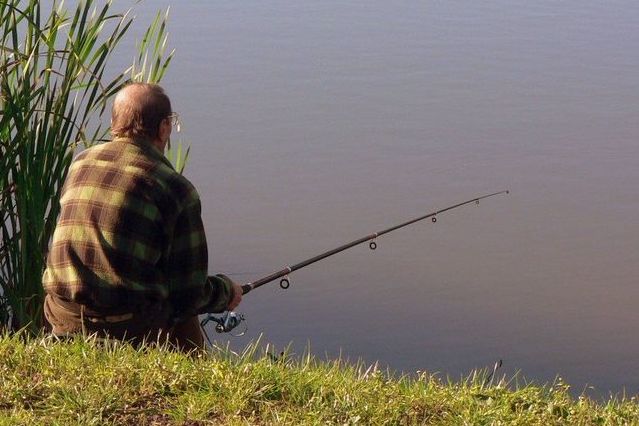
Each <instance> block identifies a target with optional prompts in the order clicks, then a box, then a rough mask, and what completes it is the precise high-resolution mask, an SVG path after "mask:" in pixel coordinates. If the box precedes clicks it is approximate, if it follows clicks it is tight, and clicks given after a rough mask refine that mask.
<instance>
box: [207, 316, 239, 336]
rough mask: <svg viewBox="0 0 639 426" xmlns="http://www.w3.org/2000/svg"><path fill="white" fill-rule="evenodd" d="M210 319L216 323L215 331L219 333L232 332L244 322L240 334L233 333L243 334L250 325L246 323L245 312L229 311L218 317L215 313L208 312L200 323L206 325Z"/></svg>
mask: <svg viewBox="0 0 639 426" xmlns="http://www.w3.org/2000/svg"><path fill="white" fill-rule="evenodd" d="M209 321H213V322H214V323H215V331H216V332H218V333H230V332H231V331H233V330H234V329H235V328H236V327H238V326H239V325H240V324H242V323H243V322H244V329H243V330H242V331H241V332H240V333H238V334H232V335H233V336H235V337H239V336H243V335H244V334H245V333H246V331H247V330H248V327H247V325H246V319H245V318H244V315H243V314H236V313H235V312H231V311H227V312H225V313H224V315H222V316H220V317H216V316H215V315H213V314H208V315H207V316H206V318H204V319H203V320H202V322H201V323H200V325H201V326H202V327H204V326H205V325H206V324H208V323H209Z"/></svg>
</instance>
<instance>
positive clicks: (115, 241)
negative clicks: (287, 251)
mask: <svg viewBox="0 0 639 426" xmlns="http://www.w3.org/2000/svg"><path fill="white" fill-rule="evenodd" d="M176 123H177V114H176V113H174V112H172V110H171V102H170V100H169V98H168V96H167V95H166V94H165V93H164V91H163V90H162V88H161V87H160V86H157V85H153V84H142V83H133V84H130V85H127V86H125V87H124V88H123V89H122V90H121V91H120V92H119V93H118V94H117V95H116V97H115V100H114V103H113V110H112V118H111V133H112V135H113V140H112V141H110V142H107V143H104V144H100V145H96V146H93V147H91V148H89V149H87V150H85V151H83V152H82V153H80V154H79V155H78V156H77V158H76V159H75V160H74V161H73V163H72V165H71V168H70V170H69V175H68V177H67V179H66V182H65V185H64V188H63V191H62V196H61V202H60V203H61V210H60V216H59V218H58V223H57V227H56V230H55V232H54V234H53V239H52V242H51V246H50V250H49V253H48V257H47V267H46V270H45V272H44V276H43V285H44V290H45V292H46V297H45V302H44V313H45V317H46V319H47V321H48V322H49V324H50V325H51V327H52V332H53V334H55V335H58V336H64V335H69V334H77V333H88V334H96V335H98V336H99V337H105V336H110V337H113V338H116V339H121V340H127V341H130V342H132V343H133V344H135V345H139V344H141V343H142V342H145V341H153V342H155V341H158V339H159V340H160V341H161V342H168V343H169V344H172V345H174V346H175V347H177V348H180V349H181V350H184V351H191V350H194V349H199V348H203V347H204V341H203V336H202V332H201V330H200V327H199V322H198V318H197V315H198V314H202V313H207V312H222V311H224V310H232V309H234V308H235V307H236V306H237V305H238V304H239V303H240V301H241V299H242V289H241V287H240V286H239V285H238V284H235V283H234V282H232V281H231V280H230V279H229V278H228V277H226V276H224V275H217V276H207V271H208V253H207V244H206V237H205V234H204V227H203V225H202V219H201V206H200V199H199V196H198V193H197V191H196V190H195V188H194V187H193V185H192V184H191V183H190V182H189V181H188V180H187V179H186V178H184V177H183V176H181V175H180V174H179V173H177V172H176V171H175V170H174V168H173V167H172V166H171V164H170V163H169V161H168V160H167V159H166V158H165V157H164V155H163V152H164V148H165V147H166V145H167V143H168V141H169V137H170V136H171V130H172V127H173V125H175V124H176Z"/></svg>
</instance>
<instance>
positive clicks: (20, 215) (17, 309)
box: [0, 0, 172, 332]
mask: <svg viewBox="0 0 639 426" xmlns="http://www.w3.org/2000/svg"><path fill="white" fill-rule="evenodd" d="M98 3H100V4H98ZM112 9H113V5H112V3H111V2H110V1H109V2H106V3H104V2H96V1H94V0H84V1H80V2H78V4H77V6H75V7H73V8H67V7H66V6H65V5H64V3H63V2H57V1H55V2H53V5H52V7H51V6H50V5H48V6H45V7H43V6H42V5H41V2H39V1H37V0H29V1H26V0H3V1H2V2H0V29H1V30H0V39H1V44H0V46H1V47H0V185H1V186H0V210H1V213H0V235H1V240H0V302H2V301H4V303H2V305H3V306H0V321H4V325H5V327H7V328H9V329H13V330H16V329H20V328H26V329H28V330H30V331H32V332H37V331H38V330H40V329H41V328H42V326H43V317H42V302H43V290H42V284H41V277H42V272H43V270H44V262H45V259H46V254H47V249H48V245H49V241H50V239H51V235H52V233H53V230H54V227H55V222H56V219H57V216H58V212H59V201H60V191H61V189H62V185H63V183H64V180H65V178H66V176H67V172H68V169H69V165H70V163H71V159H72V156H73V153H74V151H75V148H76V147H78V146H87V145H91V144H93V143H95V142H96V141H100V140H102V139H104V138H105V137H106V135H107V132H108V126H104V125H103V124H102V122H101V120H100V118H101V117H102V115H103V114H104V112H105V109H106V106H107V103H108V101H109V99H111V98H112V97H113V95H115V93H116V92H117V91H118V90H119V89H120V88H121V87H122V86H123V85H124V84H126V83H127V82H129V81H131V80H135V81H148V82H158V81H159V80H160V79H161V78H162V76H163V75H164V72H165V71H166V69H167V66H168V65H169V63H170V60H171V58H172V52H171V53H169V54H168V55H167V54H166V41H167V34H166V20H167V15H166V14H160V13H158V14H157V16H156V19H155V20H154V21H153V22H152V23H151V24H150V26H149V27H148V29H147V31H146V33H145V36H144V40H143V41H142V42H141V43H140V45H139V52H138V54H137V57H134V58H132V59H133V63H132V65H131V66H130V67H129V68H128V69H126V70H123V71H122V72H120V73H119V74H116V75H115V77H113V78H106V77H105V74H109V73H112V71H113V70H111V69H109V62H110V58H111V55H112V53H113V52H114V50H115V49H116V47H117V46H118V44H119V42H120V41H121V40H122V38H123V37H124V36H125V35H126V34H127V32H128V30H129V29H130V27H131V25H132V24H133V21H134V18H133V17H132V16H131V14H130V13H129V12H125V13H119V12H113V11H112ZM0 324H2V323H0ZM1 327H2V325H0V328H1Z"/></svg>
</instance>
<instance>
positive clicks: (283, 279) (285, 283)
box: [201, 190, 510, 339]
mask: <svg viewBox="0 0 639 426" xmlns="http://www.w3.org/2000/svg"><path fill="white" fill-rule="evenodd" d="M509 193H510V191H508V190H504V191H498V192H493V193H492V194H487V195H482V196H480V197H475V198H472V199H470V200H467V201H463V202H461V203H457V204H454V205H452V206H448V207H445V208H443V209H440V210H437V211H434V212H432V213H429V214H427V215H424V216H420V217H417V218H415V219H411V220H409V221H406V222H403V223H400V224H399V225H395V226H391V227H390V228H387V229H384V230H382V231H377V232H374V233H372V234H369V235H366V236H365V237H361V238H358V239H356V240H354V241H351V242H350V243H347V244H344V245H342V246H339V247H336V248H334V249H332V250H328V251H326V252H324V253H321V254H318V255H317V256H314V257H311V258H309V259H306V260H303V261H301V262H299V263H296V264H294V265H291V266H286V267H285V268H282V269H280V270H279V271H277V272H273V273H272V274H270V275H267V276H265V277H263V278H260V279H258V280H256V281H253V282H249V283H247V284H245V285H243V286H242V294H247V293H248V292H250V291H253V290H255V289H256V288H259V287H261V286H263V285H264V284H268V283H270V282H273V281H275V280H277V279H279V280H280V287H281V288H283V289H287V288H289V287H290V285H291V279H290V278H289V274H291V273H292V272H295V271H297V270H299V269H302V268H305V267H307V266H309V265H312V264H313V263H316V262H319V261H320V260H323V259H326V258H327V257H331V256H333V255H336V254H337V253H340V252H343V251H344V250H348V249H349V248H352V247H355V246H357V245H360V244H363V243H365V242H368V245H369V248H370V249H371V250H375V249H376V248H377V242H376V241H375V240H376V239H377V238H378V237H381V236H382V235H384V234H388V233H390V232H393V231H396V230H398V229H400V228H404V227H406V226H408V225H412V224H413V223H416V222H420V221H422V220H424V219H428V218H430V219H431V221H432V222H433V223H435V222H437V216H438V215H440V214H442V213H445V212H447V211H450V210H454V209H457V208H459V207H462V206H465V205H467V204H472V203H475V204H479V201H480V200H483V199H485V198H490V197H494V196H497V195H501V194H509ZM209 321H213V322H215V323H216V326H215V331H217V332H218V333H227V332H230V331H231V330H233V329H234V328H235V327H237V326H238V325H240V323H242V321H244V316H243V315H242V314H236V313H234V312H230V311H228V312H226V313H224V314H223V315H222V316H221V317H216V316H214V315H213V314H208V315H207V316H206V318H205V319H204V320H203V321H202V323H201V325H202V327H204V326H205V325H206V324H207V323H208V322H209ZM245 331H246V330H245ZM245 331H244V332H245ZM244 332H242V333H241V334H239V335H242V334H244ZM205 335H206V333H205ZM207 339H208V335H207Z"/></svg>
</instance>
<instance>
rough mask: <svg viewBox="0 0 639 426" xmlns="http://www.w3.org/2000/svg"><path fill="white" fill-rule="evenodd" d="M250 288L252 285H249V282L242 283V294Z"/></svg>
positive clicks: (251, 288)
mask: <svg viewBox="0 0 639 426" xmlns="http://www.w3.org/2000/svg"><path fill="white" fill-rule="evenodd" d="M251 290H253V287H251V285H250V284H244V285H243V286H242V294H246V293H248V292H249V291H251Z"/></svg>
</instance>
